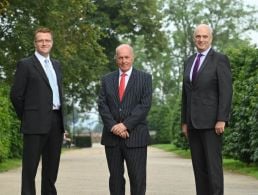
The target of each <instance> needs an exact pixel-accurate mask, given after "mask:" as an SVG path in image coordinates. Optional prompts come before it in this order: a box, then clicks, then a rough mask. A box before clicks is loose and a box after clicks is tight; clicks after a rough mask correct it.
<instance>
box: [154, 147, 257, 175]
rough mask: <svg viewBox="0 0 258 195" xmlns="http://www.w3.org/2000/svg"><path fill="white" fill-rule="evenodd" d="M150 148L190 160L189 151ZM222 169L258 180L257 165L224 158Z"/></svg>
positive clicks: (174, 148)
mask: <svg viewBox="0 0 258 195" xmlns="http://www.w3.org/2000/svg"><path fill="white" fill-rule="evenodd" d="M152 146H153V147H156V148H159V149H162V150H164V151H167V152H173V153H175V154H177V155H178V156H180V157H182V158H191V154H190V150H182V149H178V148H177V147H176V146H174V145H172V144H156V145H152ZM223 168H224V169H225V170H227V171H231V172H234V173H240V174H244V175H248V176H252V177H254V178H256V179H258V165H254V164H246V163H243V162H241V161H239V160H234V159H229V158H224V159H223Z"/></svg>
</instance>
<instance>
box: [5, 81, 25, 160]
mask: <svg viewBox="0 0 258 195" xmlns="http://www.w3.org/2000/svg"><path fill="white" fill-rule="evenodd" d="M7 93H8V90H7V87H6V86H5V85H4V84H2V83H1V88H0V104H1V105H0V162H3V161H4V160H6V159H8V158H12V157H19V156H20V154H21V140H20V139H19V132H18V128H17V126H16V125H17V124H18V123H17V119H15V116H14V112H13V111H12V110H11V104H10V101H9V99H8V98H7V97H8V96H7Z"/></svg>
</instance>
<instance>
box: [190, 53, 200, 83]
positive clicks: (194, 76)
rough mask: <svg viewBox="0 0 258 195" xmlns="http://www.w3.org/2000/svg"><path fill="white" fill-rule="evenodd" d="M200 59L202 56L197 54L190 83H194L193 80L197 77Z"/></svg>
mask: <svg viewBox="0 0 258 195" xmlns="http://www.w3.org/2000/svg"><path fill="white" fill-rule="evenodd" d="M201 57H202V54H201V53H199V54H198V55H197V59H196V61H195V63H194V68H193V73H192V82H194V80H195V78H196V76H197V73H198V69H199V65H200V59H201Z"/></svg>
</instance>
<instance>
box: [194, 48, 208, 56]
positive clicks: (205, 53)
mask: <svg viewBox="0 0 258 195" xmlns="http://www.w3.org/2000/svg"><path fill="white" fill-rule="evenodd" d="M210 49H211V47H209V48H208V49H206V50H205V51H203V52H201V54H202V55H204V56H206V55H207V54H208V53H209V51H210ZM198 54H199V52H197V55H198Z"/></svg>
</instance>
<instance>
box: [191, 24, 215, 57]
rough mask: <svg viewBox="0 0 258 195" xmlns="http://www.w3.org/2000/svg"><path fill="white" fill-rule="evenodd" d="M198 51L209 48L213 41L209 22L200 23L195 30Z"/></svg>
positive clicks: (194, 36)
mask: <svg viewBox="0 0 258 195" xmlns="http://www.w3.org/2000/svg"><path fill="white" fill-rule="evenodd" d="M193 39H194V43H195V46H196V48H197V50H198V52H203V51H205V50H207V49H208V48H209V47H210V46H211V43H212V28H211V27H210V26H208V25H207V24H200V25H198V26H197V27H196V28H195V30H194V35H193Z"/></svg>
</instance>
